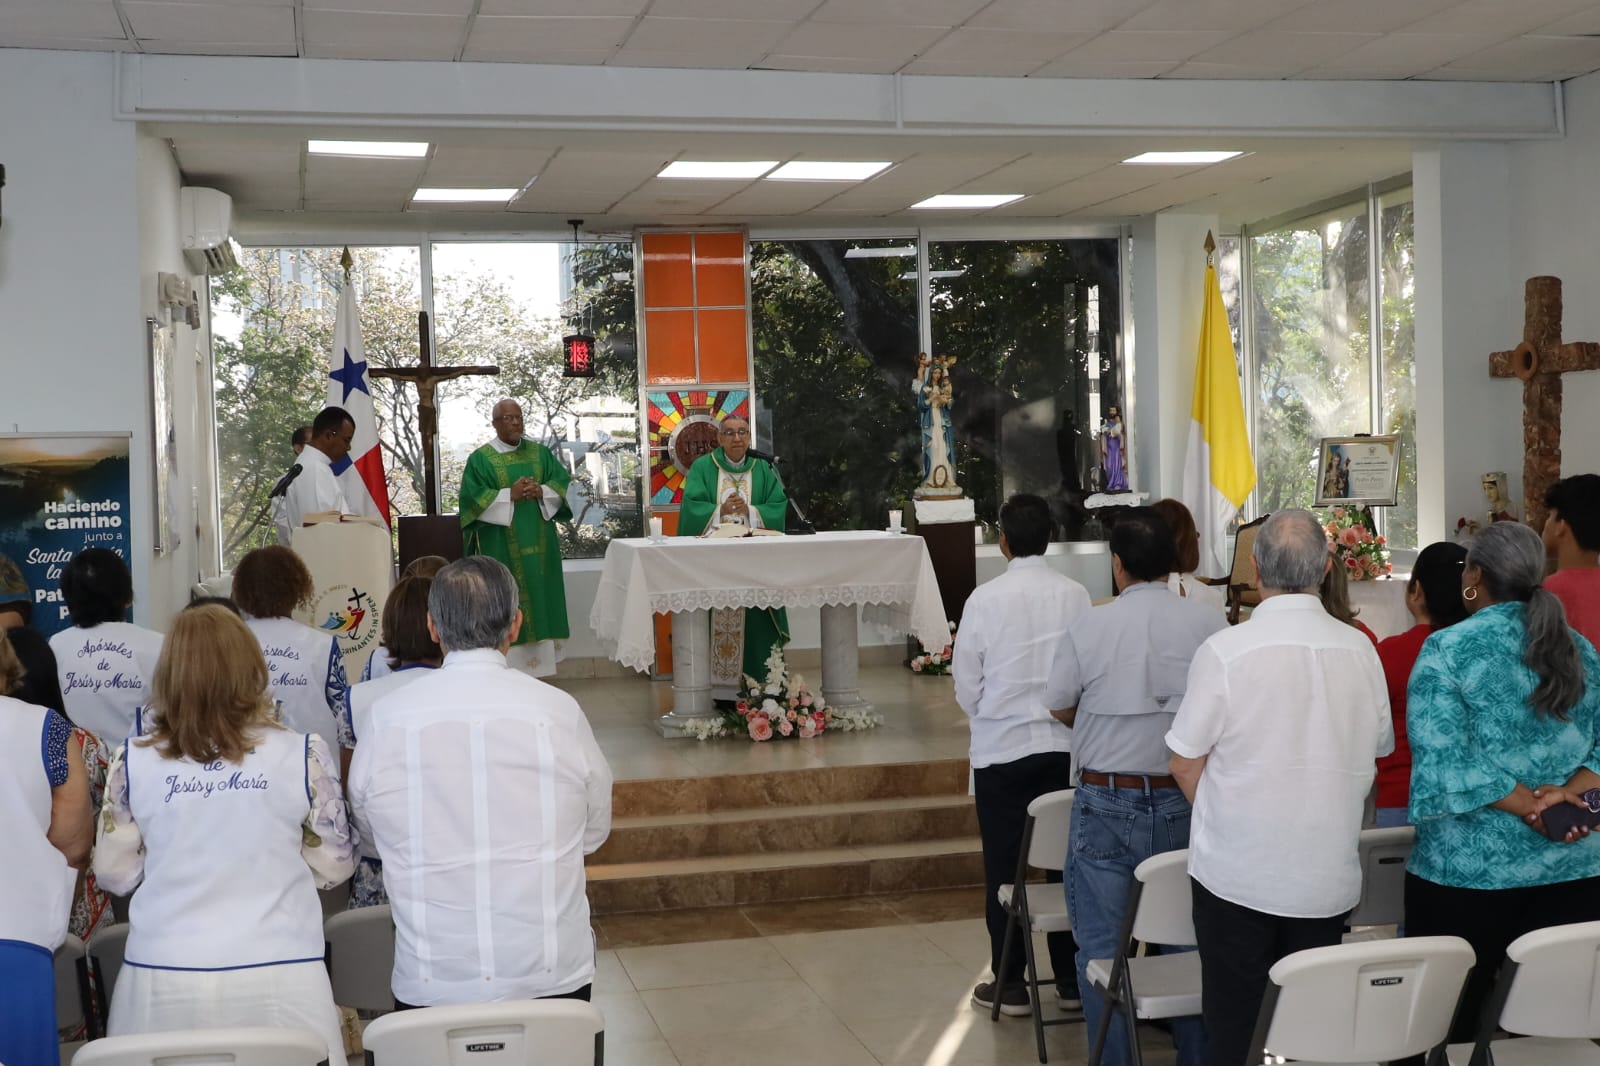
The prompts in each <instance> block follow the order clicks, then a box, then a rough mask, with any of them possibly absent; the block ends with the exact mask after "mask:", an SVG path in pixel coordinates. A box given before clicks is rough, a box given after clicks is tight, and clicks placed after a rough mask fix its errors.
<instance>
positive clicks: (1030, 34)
mask: <svg viewBox="0 0 1600 1066" xmlns="http://www.w3.org/2000/svg"><path fill="white" fill-rule="evenodd" d="M1096 36H1097V34H1094V33H1089V32H1083V33H1051V32H1048V31H1043V30H1035V31H1027V30H996V29H970V28H968V27H965V26H962V27H959V28H957V29H954V30H951V31H950V33H949V34H948V35H946V36H945V37H942V38H940V39H939V40H938V41H936V42H934V44H933V45H932V46H930V47H929V48H928V49H926V50H925V51H924V52H923V53H922V55H921V56H919V57H918V61H919V62H922V61H926V60H939V61H943V62H962V63H984V62H989V61H993V60H1010V61H1014V62H1018V63H1025V62H1030V61H1031V62H1032V63H1033V65H1034V66H1038V65H1039V64H1040V63H1048V62H1049V61H1051V60H1053V59H1059V58H1061V57H1062V56H1064V55H1066V54H1067V53H1068V52H1070V51H1072V50H1073V49H1074V48H1077V47H1078V46H1080V45H1084V44H1088V43H1089V41H1091V40H1093V39H1094V38H1095V37H1096Z"/></svg>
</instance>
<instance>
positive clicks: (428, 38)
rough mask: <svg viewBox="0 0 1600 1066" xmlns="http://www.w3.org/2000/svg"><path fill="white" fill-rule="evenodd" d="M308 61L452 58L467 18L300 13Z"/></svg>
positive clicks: (362, 13) (319, 12)
mask: <svg viewBox="0 0 1600 1066" xmlns="http://www.w3.org/2000/svg"><path fill="white" fill-rule="evenodd" d="M303 17H304V19H305V22H304V26H305V55H306V57H307V58H310V59H421V60H449V59H454V58H455V55H456V50H457V49H458V48H459V47H460V45H461V38H462V36H463V35H464V34H465V32H466V26H467V20H466V19H464V18H461V17H458V16H455V15H382V14H369V13H366V12H353V11H307V12H305V13H304V16H303Z"/></svg>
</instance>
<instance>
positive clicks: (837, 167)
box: [767, 159, 890, 181]
mask: <svg viewBox="0 0 1600 1066" xmlns="http://www.w3.org/2000/svg"><path fill="white" fill-rule="evenodd" d="M889 166H890V164H888V163H828V162H823V161H820V160H809V159H797V160H795V161H794V162H792V163H785V164H784V165H783V166H781V167H779V168H778V169H777V170H774V171H773V172H772V173H771V174H768V175H767V180H768V181H865V180H866V179H868V178H870V177H872V175H874V174H877V173H879V172H880V171H883V170H887V169H888V168H889Z"/></svg>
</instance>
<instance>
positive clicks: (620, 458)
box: [369, 242, 643, 558]
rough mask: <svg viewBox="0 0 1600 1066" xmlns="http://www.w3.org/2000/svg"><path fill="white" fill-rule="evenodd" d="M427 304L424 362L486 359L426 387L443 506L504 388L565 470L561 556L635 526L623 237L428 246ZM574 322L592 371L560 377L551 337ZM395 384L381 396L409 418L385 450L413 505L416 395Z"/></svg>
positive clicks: (595, 547) (628, 261)
mask: <svg viewBox="0 0 1600 1066" xmlns="http://www.w3.org/2000/svg"><path fill="white" fill-rule="evenodd" d="M575 268H576V280H575V274H574V269H575ZM433 304H434V312H435V315H436V316H437V318H436V321H435V322H434V337H435V338H436V343H437V344H438V349H439V350H438V352H437V354H436V356H435V360H434V361H435V362H436V363H439V364H441V365H446V366H468V365H492V366H498V367H499V368H500V373H499V375H498V376H496V377H484V378H478V377H471V378H460V379H457V380H455V381H452V382H449V383H447V384H445V385H443V386H441V387H440V390H439V400H438V407H439V452H440V463H441V467H440V491H441V494H442V495H443V496H444V508H445V510H446V511H454V510H455V509H456V506H457V502H458V501H457V493H458V492H459V491H460V483H461V471H462V469H463V468H464V467H465V465H466V461H467V457H468V456H469V455H471V454H472V452H473V450H474V449H476V448H478V447H480V446H481V445H482V444H483V443H484V442H486V441H487V440H488V439H489V437H490V436H491V435H492V433H491V430H490V427H489V414H490V409H491V408H492V407H493V405H494V403H495V401H496V400H498V399H500V398H502V397H510V398H511V399H514V400H516V401H517V402H518V403H520V404H521V405H522V410H523V417H524V419H525V422H526V425H525V429H526V432H527V435H528V436H529V437H532V438H534V439H536V440H538V441H539V442H540V443H542V444H544V445H545V446H546V447H548V448H550V449H551V451H553V452H554V453H555V454H556V456H557V457H558V458H559V459H560V460H561V462H562V463H563V464H564V465H565V466H566V467H567V469H568V470H569V471H570V472H571V473H572V484H571V486H570V487H569V489H568V490H567V502H568V504H569V505H570V506H571V508H572V515H573V517H572V520H571V521H570V522H564V523H562V525H561V540H562V554H563V555H564V556H565V557H566V558H584V557H590V556H598V555H604V554H605V548H606V544H607V543H609V542H610V540H611V538H612V537H614V536H631V535H635V534H637V533H639V532H640V531H641V530H642V528H643V526H642V520H641V517H640V515H641V511H640V504H639V488H640V477H639V473H640V466H639V459H638V456H639V428H638V427H639V401H638V384H639V374H638V359H637V357H636V354H635V348H634V325H633V322H634V308H633V246H632V245H631V244H629V243H596V244H583V245H579V246H578V250H577V252H576V253H574V246H573V245H572V244H570V243H565V244H562V243H555V242H498V243H483V244H466V243H449V244H436V245H434V246H433ZM575 330H587V331H589V332H592V333H594V334H595V335H596V337H597V338H598V340H599V343H598V344H597V345H596V356H595V363H596V373H595V375H594V377H592V378H575V377H567V376H565V360H564V356H563V350H562V342H561V338H562V336H563V335H564V334H567V333H570V332H573V331H575ZM369 343H370V342H369ZM413 347H414V342H413ZM391 392H392V390H391ZM401 392H402V393H403V394H404V395H403V397H397V398H396V399H395V401H394V408H395V410H396V412H397V419H396V423H397V425H407V423H406V422H405V419H407V418H409V419H411V420H412V424H411V425H407V428H408V430H409V432H407V433H406V434H404V436H405V439H406V441H407V442H409V443H408V444H407V445H402V444H401V443H400V442H399V441H397V443H396V447H397V451H399V453H400V454H401V456H402V458H403V459H404V461H405V465H406V468H407V470H408V471H410V472H411V474H412V480H413V483H414V491H413V492H412V493H411V494H410V495H409V501H411V502H413V504H414V505H415V504H416V502H417V501H420V499H421V486H422V472H421V456H420V448H421V440H420V434H418V433H417V432H416V431H415V430H414V428H413V426H414V419H415V413H416V407H415V404H416V396H415V390H414V389H412V388H410V387H409V386H402V387H401ZM397 436H399V435H398V434H397ZM408 447H409V450H406V449H407V448H408ZM419 509H420V508H419Z"/></svg>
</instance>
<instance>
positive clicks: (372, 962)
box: [322, 903, 394, 1012]
mask: <svg viewBox="0 0 1600 1066" xmlns="http://www.w3.org/2000/svg"><path fill="white" fill-rule="evenodd" d="M322 935H323V938H324V939H325V940H326V941H327V951H328V979H329V981H330V982H332V984H333V1001H334V1002H335V1003H337V1004H339V1006H341V1007H353V1008H355V1009H356V1010H369V1011H378V1012H388V1011H392V1010H394V993H393V992H392V991H391V990H390V989H391V981H392V978H393V975H394V917H393V915H392V913H391V912H390V910H389V905H388V904H387V903H385V904H383V905H382V906H379V907H358V908H356V909H355V910H353V911H343V912H341V913H339V914H335V915H334V916H333V917H331V918H329V919H328V920H327V921H325V922H323V923H322Z"/></svg>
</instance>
